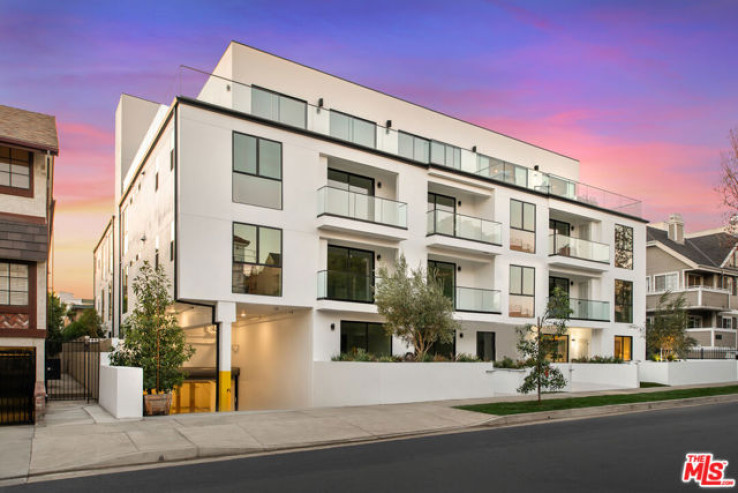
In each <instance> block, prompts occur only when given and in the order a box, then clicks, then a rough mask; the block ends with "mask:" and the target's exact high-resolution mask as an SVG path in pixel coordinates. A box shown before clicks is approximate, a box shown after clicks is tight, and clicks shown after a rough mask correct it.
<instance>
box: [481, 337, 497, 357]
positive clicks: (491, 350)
mask: <svg viewBox="0 0 738 493" xmlns="http://www.w3.org/2000/svg"><path fill="white" fill-rule="evenodd" d="M477 358H479V359H481V360H482V361H494V360H496V359H497V352H496V350H495V333H494V332H483V331H477Z"/></svg>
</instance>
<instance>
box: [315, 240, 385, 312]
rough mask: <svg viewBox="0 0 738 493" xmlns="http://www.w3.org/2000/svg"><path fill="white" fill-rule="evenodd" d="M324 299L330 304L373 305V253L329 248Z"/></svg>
mask: <svg viewBox="0 0 738 493" xmlns="http://www.w3.org/2000/svg"><path fill="white" fill-rule="evenodd" d="M321 282H326V283H327V285H326V289H325V291H324V292H325V293H326V295H325V297H326V298H328V299H330V300H339V301H358V302H363V303H373V302H374V252H372V251H369V250H359V249H357V248H348V247H343V246H335V245H328V270H327V271H326V274H325V281H321Z"/></svg>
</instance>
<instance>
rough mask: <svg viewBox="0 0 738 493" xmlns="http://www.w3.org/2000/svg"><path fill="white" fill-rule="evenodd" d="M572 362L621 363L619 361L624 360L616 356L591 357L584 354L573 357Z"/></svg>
mask: <svg viewBox="0 0 738 493" xmlns="http://www.w3.org/2000/svg"><path fill="white" fill-rule="evenodd" d="M571 362H572V363H603V364H619V363H622V362H623V360H622V359H620V358H616V357H615V356H592V357H591V358H588V357H586V356H583V357H581V358H572V360H571Z"/></svg>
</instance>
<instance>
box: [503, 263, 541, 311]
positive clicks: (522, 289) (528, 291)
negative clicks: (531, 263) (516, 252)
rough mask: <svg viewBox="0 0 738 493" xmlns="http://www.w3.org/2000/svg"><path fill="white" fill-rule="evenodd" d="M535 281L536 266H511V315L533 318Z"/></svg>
mask: <svg viewBox="0 0 738 493" xmlns="http://www.w3.org/2000/svg"><path fill="white" fill-rule="evenodd" d="M535 281H536V270H535V268H533V267H523V266H520V265H511V266H510V297H509V298H510V306H509V316H510V317H521V318H532V317H534V316H535V314H534V310H535V304H536V290H535Z"/></svg>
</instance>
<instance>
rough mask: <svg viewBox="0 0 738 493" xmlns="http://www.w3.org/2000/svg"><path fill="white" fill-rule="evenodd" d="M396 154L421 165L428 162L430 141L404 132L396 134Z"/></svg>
mask: <svg viewBox="0 0 738 493" xmlns="http://www.w3.org/2000/svg"><path fill="white" fill-rule="evenodd" d="M397 138H398V154H399V155H400V156H402V157H404V158H407V159H412V160H413V161H418V162H421V163H428V162H429V160H430V140H428V139H424V138H423V137H418V136H417V135H413V134H409V133H406V132H398V135H397Z"/></svg>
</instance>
